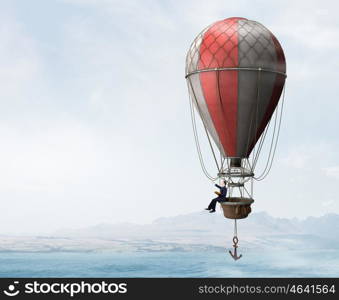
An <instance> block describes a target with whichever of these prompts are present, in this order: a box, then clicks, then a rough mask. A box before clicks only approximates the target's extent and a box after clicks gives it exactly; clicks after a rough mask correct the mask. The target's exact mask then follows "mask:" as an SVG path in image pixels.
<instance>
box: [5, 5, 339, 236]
mask: <svg viewBox="0 0 339 300" xmlns="http://www.w3.org/2000/svg"><path fill="white" fill-rule="evenodd" d="M338 8H339V5H338V4H337V3H336V1H298V2H295V3H293V5H287V2H286V1H274V2H273V1H233V2H228V1H199V0H198V1H193V0H192V1H113V0H112V1H108V0H96V1H94V0H93V1H91V0H83V1H80V0H78V1H77V0H65V1H61V0H60V1H52V0H51V1H37V0H32V1H2V2H1V4H0V11H1V12H0V79H1V88H0V139H1V147H0V198H1V202H0V210H1V211H2V218H1V220H0V226H1V228H2V231H1V232H2V233H16V234H19V233H40V232H50V231H53V230H55V229H58V228H60V227H82V226H89V225H93V224H97V223H102V222H137V223H144V222H150V221H152V220H153V219H155V218H157V217H162V216H171V215H177V214H183V213H188V212H192V211H197V210H200V209H202V208H204V207H205V206H206V204H207V203H208V201H209V199H210V198H211V197H212V196H213V191H214V188H213V186H212V185H211V183H210V182H209V181H208V180H207V179H205V178H204V176H203V174H202V172H201V170H200V166H199V162H198V158H197V154H196V152H195V147H194V141H193V136H192V129H191V124H190V116H189V105H188V93H187V90H186V83H185V79H184V68H185V65H184V64H185V55H186V52H187V50H188V48H189V45H190V43H191V41H192V40H193V39H194V37H195V36H196V35H197V34H198V33H199V32H200V31H201V29H203V28H204V27H206V26H207V25H209V24H210V23H213V22H215V21H216V20H219V19H223V18H227V17H231V16H241V17H246V18H249V19H253V20H256V21H259V22H261V23H262V24H264V25H265V26H266V27H268V28H269V29H270V30H271V31H272V32H273V33H274V34H275V35H276V36H277V38H278V39H279V40H280V42H281V44H282V46H283V48H284V51H285V54H286V59H287V74H288V78H287V89H286V103H285V114H284V117H283V124H282V129H281V136H280V141H279V145H278V150H277V154H276V161H275V163H274V165H273V169H272V171H271V173H270V176H269V177H268V178H267V180H265V181H263V182H259V183H257V184H256V186H255V200H256V203H255V206H254V210H255V211H262V210H264V211H267V212H268V213H270V214H272V215H274V216H281V217H294V216H297V217H301V218H304V217H306V216H310V215H322V214H324V213H327V212H335V213H339V204H338V201H337V200H338V192H337V186H338V183H339V159H338V144H339V141H338V117H337V116H338V113H339V104H338V101H337V98H338V96H337V94H338V92H337V91H338V86H337V82H338V79H339V74H338V69H339V60H338V49H339V20H338V18H337V14H336V12H337V11H338ZM212 166H213V165H212V164H211V168H212ZM216 217H221V216H216Z"/></svg>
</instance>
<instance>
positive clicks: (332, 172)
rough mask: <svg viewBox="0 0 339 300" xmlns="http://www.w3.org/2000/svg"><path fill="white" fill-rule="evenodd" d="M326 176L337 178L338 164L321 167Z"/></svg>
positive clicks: (338, 174)
mask: <svg viewBox="0 0 339 300" xmlns="http://www.w3.org/2000/svg"><path fill="white" fill-rule="evenodd" d="M323 171H324V173H325V175H326V176H328V177H330V178H334V179H339V166H333V167H327V168H323Z"/></svg>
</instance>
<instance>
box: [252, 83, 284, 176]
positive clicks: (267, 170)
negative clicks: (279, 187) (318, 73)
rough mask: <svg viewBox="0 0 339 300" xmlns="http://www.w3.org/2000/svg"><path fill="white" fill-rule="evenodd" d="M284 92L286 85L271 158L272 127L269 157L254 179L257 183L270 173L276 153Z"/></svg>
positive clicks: (282, 104)
mask: <svg viewBox="0 0 339 300" xmlns="http://www.w3.org/2000/svg"><path fill="white" fill-rule="evenodd" d="M285 90H286V83H285V85H284V88H283V97H282V101H281V107H280V115H279V124H278V129H277V136H276V138H275V142H274V147H273V153H272V157H271V152H272V145H273V140H274V135H275V129H276V126H274V133H273V137H272V142H271V147H270V152H269V156H268V159H267V163H266V166H265V169H264V171H263V172H262V173H261V175H260V176H258V177H254V179H255V180H257V181H261V180H264V179H265V178H266V177H267V175H268V174H269V173H270V171H271V168H272V165H273V161H274V157H275V153H276V150H277V145H278V140H279V135H280V128H281V120H282V115H283V110H284V102H285ZM276 114H277V115H278V110H277V112H276ZM277 115H276V118H277Z"/></svg>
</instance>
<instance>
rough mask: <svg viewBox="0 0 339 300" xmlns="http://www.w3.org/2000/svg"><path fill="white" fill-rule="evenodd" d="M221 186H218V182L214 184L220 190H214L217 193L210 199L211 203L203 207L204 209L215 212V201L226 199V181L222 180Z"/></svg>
mask: <svg viewBox="0 0 339 300" xmlns="http://www.w3.org/2000/svg"><path fill="white" fill-rule="evenodd" d="M223 184H224V185H223V186H220V185H218V184H216V185H215V186H216V187H217V188H218V189H219V190H220V192H214V193H216V194H217V195H218V197H217V198H214V199H212V201H211V203H210V204H209V205H208V207H207V208H205V209H206V210H209V211H210V213H214V212H215V206H216V205H217V202H225V201H227V199H226V195H227V187H226V184H227V181H226V180H223Z"/></svg>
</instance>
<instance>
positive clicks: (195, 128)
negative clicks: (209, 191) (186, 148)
mask: <svg viewBox="0 0 339 300" xmlns="http://www.w3.org/2000/svg"><path fill="white" fill-rule="evenodd" d="M192 98H193V97H192V96H190V97H189V103H190V110H191V121H192V128H193V133H194V141H195V146H196V149H197V153H198V157H199V162H200V166H201V168H202V170H203V172H204V174H205V175H206V177H207V178H208V179H209V180H211V181H215V180H217V179H218V177H212V176H211V175H210V174H209V173H208V171H207V169H206V166H205V163H204V160H203V156H202V152H201V148H200V143H199V136H198V133H197V125H196V120H195V113H194V105H193V103H192V102H193V99H192ZM204 126H205V125H204ZM205 130H206V134H207V137H208V139H209V136H208V133H207V129H206V127H205ZM209 142H210V139H209ZM210 146H211V147H212V145H211V143H210ZM211 149H212V153H213V155H214V158H215V160H216V157H215V153H214V150H213V148H211ZM217 168H218V170H219V166H218V164H217Z"/></svg>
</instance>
